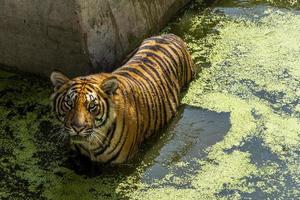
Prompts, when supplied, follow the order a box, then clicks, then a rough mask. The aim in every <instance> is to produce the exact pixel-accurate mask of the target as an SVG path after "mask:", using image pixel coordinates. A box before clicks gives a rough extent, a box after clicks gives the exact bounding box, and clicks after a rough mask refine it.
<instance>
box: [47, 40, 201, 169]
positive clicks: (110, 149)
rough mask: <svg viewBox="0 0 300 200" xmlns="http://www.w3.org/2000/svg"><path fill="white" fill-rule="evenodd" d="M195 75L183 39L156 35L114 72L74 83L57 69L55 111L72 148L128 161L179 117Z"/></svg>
mask: <svg viewBox="0 0 300 200" xmlns="http://www.w3.org/2000/svg"><path fill="white" fill-rule="evenodd" d="M194 76H195V70H194V66H193V63H192V58H191V55H190V54H189V52H188V49H187V45H186V43H185V42H184V41H183V40H182V39H181V38H180V37H178V36H176V35H174V34H165V35H159V36H152V37H150V38H148V39H145V40H144V41H143V42H142V43H141V45H140V46H139V47H138V48H137V50H136V52H135V53H134V55H133V56H132V57H131V58H130V59H128V61H127V62H125V64H124V65H123V66H121V67H120V68H118V69H116V70H114V71H112V72H111V73H107V72H101V73H97V74H91V75H87V76H79V77H76V78H73V79H70V78H68V77H67V76H66V75H64V74H63V73H61V72H59V71H53V72H52V73H51V76H50V79H51V82H52V84H53V86H54V93H53V94H52V96H51V102H52V108H53V111H54V112H55V113H56V116H57V118H58V119H59V120H60V121H61V122H62V123H63V124H64V126H63V127H64V131H63V134H65V136H66V137H67V138H68V141H69V142H68V143H69V145H70V147H71V149H72V150H75V151H78V152H79V153H80V154H82V155H84V156H87V157H88V158H89V159H90V160H91V161H95V162H100V163H112V164H119V163H124V162H126V161H128V160H130V159H131V158H132V157H134V155H135V154H136V153H137V152H138V149H139V147H140V145H141V144H142V143H143V141H144V140H145V139H147V138H149V137H150V136H151V135H153V134H154V133H157V132H158V131H159V130H160V129H161V128H163V127H164V126H166V125H167V124H168V122H170V120H171V119H172V118H173V117H174V116H175V114H176V111H177V108H178V106H179V105H180V92H181V91H182V90H183V89H185V88H186V87H187V86H188V84H189V83H190V82H191V81H192V79H193V78H194Z"/></svg>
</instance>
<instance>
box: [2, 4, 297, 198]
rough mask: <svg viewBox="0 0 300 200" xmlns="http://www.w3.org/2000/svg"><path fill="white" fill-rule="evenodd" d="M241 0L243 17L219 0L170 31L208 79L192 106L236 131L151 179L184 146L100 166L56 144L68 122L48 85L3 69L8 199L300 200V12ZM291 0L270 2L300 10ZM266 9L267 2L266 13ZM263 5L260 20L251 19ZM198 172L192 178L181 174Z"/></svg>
mask: <svg viewBox="0 0 300 200" xmlns="http://www.w3.org/2000/svg"><path fill="white" fill-rule="evenodd" d="M233 2H234V3H235V4H230V5H231V6H232V5H238V6H237V8H233V9H235V11H236V13H240V15H232V13H231V12H230V11H228V10H227V7H228V1H219V2H218V3H216V4H215V5H214V6H215V7H218V9H214V8H213V7H212V8H210V9H207V10H205V11H203V12H200V11H199V10H198V9H197V8H193V9H191V10H188V11H187V13H186V14H185V15H184V16H183V17H182V18H181V19H180V20H178V21H177V22H175V23H172V24H171V25H170V26H169V27H168V28H166V30H165V32H172V33H176V34H178V35H180V36H181V37H183V38H184V39H185V40H186V41H187V43H188V46H189V49H190V50H191V52H192V56H193V59H194V61H195V65H196V66H197V71H198V77H197V79H196V80H194V81H193V83H192V84H191V85H190V88H189V90H188V92H187V94H186V95H185V96H184V98H183V103H185V104H188V105H192V106H195V107H199V108H202V109H208V110H210V111H213V112H216V113H224V112H225V113H230V123H231V127H230V129H229V131H228V133H227V134H226V136H225V137H224V138H222V140H221V141H218V142H217V143H215V144H213V145H212V146H210V147H208V148H206V149H205V156H203V157H202V158H198V157H197V158H196V157H195V158H194V159H190V160H181V159H178V158H176V159H174V160H172V162H165V163H164V167H165V168H166V169H167V172H166V173H167V174H166V175H164V176H163V177H162V178H159V179H155V180H154V181H151V182H147V181H145V174H146V173H147V172H148V171H147V170H149V169H150V168H151V166H154V165H155V164H156V163H155V158H157V157H159V155H160V154H162V153H163V151H162V148H163V146H164V145H166V144H167V141H170V140H171V141H172V139H174V138H173V137H172V136H170V135H168V134H163V135H162V136H161V137H159V138H158V140H161V143H159V142H157V140H156V142H157V143H158V144H157V145H153V147H152V149H151V148H148V149H147V151H146V153H145V155H144V156H141V159H140V160H138V161H134V162H132V163H128V164H126V165H125V167H124V166H120V167H112V166H96V167H95V169H94V168H93V165H94V164H93V163H90V162H88V161H86V160H82V158H79V157H74V158H73V157H72V156H73V155H70V153H69V152H68V150H67V148H65V147H64V145H63V143H62V142H61V141H57V138H55V137H53V135H54V134H55V133H56V131H57V130H58V129H59V123H58V122H57V121H56V120H55V118H54V116H52V115H51V114H50V113H51V112H50V107H49V95H50V94H51V92H52V91H51V90H52V87H51V86H50V85H49V84H48V82H47V81H41V80H38V79H36V78H23V77H22V76H20V75H15V74H11V73H6V72H2V71H1V72H0V95H1V99H0V153H1V157H0V176H1V177H2V179H1V180H0V188H1V189H0V198H1V199H55V200H56V199H87V200H88V199H245V198H252V199H295V198H297V197H299V196H300V191H299V189H298V188H299V186H300V178H299V177H300V167H299V166H300V163H299V162H300V160H299V156H300V155H299V151H298V150H297V147H298V146H299V144H300V133H299V130H300V127H299V126H300V120H299V114H300V107H299V98H300V90H299V88H300V87H299V86H300V82H299V78H300V77H299V76H300V71H299V69H300V68H299V65H300V60H299V58H298V55H299V53H300V45H299V44H300V41H299V40H300V39H299V36H298V35H299V34H298V33H299V31H300V30H299V29H300V15H299V13H298V11H296V10H285V9H277V8H274V7H269V6H266V4H264V3H266V2H267V1H260V2H258V1H255V3H254V2H253V1H249V2H248V6H246V7H247V9H241V7H242V6H243V5H245V4H239V1H233ZM243 2H245V1H243ZM282 2H283V1H269V2H268V3H269V4H268V5H275V6H280V7H290V6H293V7H297V4H293V5H292V4H284V6H283V5H282V4H283V3H282ZM260 3H263V4H264V5H263V6H259V8H257V7H256V6H255V5H260ZM279 3H282V4H280V5H279ZM225 5H227V6H225ZM256 8H257V10H259V11H258V12H256V14H253V16H251V14H250V16H249V15H246V14H245V13H252V12H253V11H255V9H256ZM244 11H247V12H244ZM248 11H249V12H248ZM257 13H259V14H257ZM257 15H259V16H257ZM45 82H46V83H45ZM199 132H200V131H199ZM175 138H176V137H175ZM196 148H197V147H196ZM178 151H179V150H178ZM199 151H200V147H199ZM180 153H182V152H178V154H176V155H177V156H178V157H180V156H182V155H181V154H180ZM191 163H194V164H193V167H191ZM189 168H191V169H192V171H188V172H187V173H186V174H185V175H184V176H183V175H182V173H176V172H177V171H178V170H179V171H180V170H186V169H189ZM94 171H96V172H94Z"/></svg>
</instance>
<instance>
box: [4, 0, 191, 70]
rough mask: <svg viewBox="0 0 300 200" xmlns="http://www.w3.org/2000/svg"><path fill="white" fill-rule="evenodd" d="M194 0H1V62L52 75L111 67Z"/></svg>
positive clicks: (14, 67)
mask: <svg viewBox="0 0 300 200" xmlns="http://www.w3.org/2000/svg"><path fill="white" fill-rule="evenodd" d="M188 1H189V0H0V64H1V65H2V67H4V66H5V67H6V68H8V69H12V70H20V71H25V72H31V73H35V74H41V75H47V76H48V75H49V74H50V72H51V71H52V70H53V69H58V70H61V71H63V72H65V73H67V74H69V75H72V76H74V75H80V74H88V73H93V72H97V71H111V70H113V69H114V68H116V67H117V66H118V64H119V63H120V62H121V61H122V59H124V57H125V56H126V55H127V54H128V53H129V52H130V51H131V50H133V49H134V48H135V47H136V46H137V45H138V44H139V43H140V42H141V40H142V39H144V38H146V37H148V36H150V35H152V34H153V33H157V32H158V31H159V30H160V29H161V28H162V27H163V26H164V25H165V24H166V23H167V22H168V20H169V19H170V18H171V17H172V16H173V15H175V14H176V12H177V11H178V10H179V9H180V8H182V7H183V6H184V5H185V4H186V3H187V2H188Z"/></svg>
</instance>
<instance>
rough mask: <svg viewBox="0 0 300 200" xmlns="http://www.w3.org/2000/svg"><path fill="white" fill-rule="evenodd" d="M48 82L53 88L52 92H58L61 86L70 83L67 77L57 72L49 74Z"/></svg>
mask: <svg viewBox="0 0 300 200" xmlns="http://www.w3.org/2000/svg"><path fill="white" fill-rule="evenodd" d="M50 80H51V82H52V84H53V86H54V90H58V89H59V88H60V87H61V86H62V85H64V84H65V83H67V82H68V81H70V79H69V78H68V77H66V76H65V75H64V74H62V73H61V72H57V71H54V72H52V73H51V76H50Z"/></svg>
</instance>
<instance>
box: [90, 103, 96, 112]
mask: <svg viewBox="0 0 300 200" xmlns="http://www.w3.org/2000/svg"><path fill="white" fill-rule="evenodd" d="M95 108H96V103H95V102H94V101H92V102H91V103H90V104H89V109H90V110H94V109H95Z"/></svg>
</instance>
